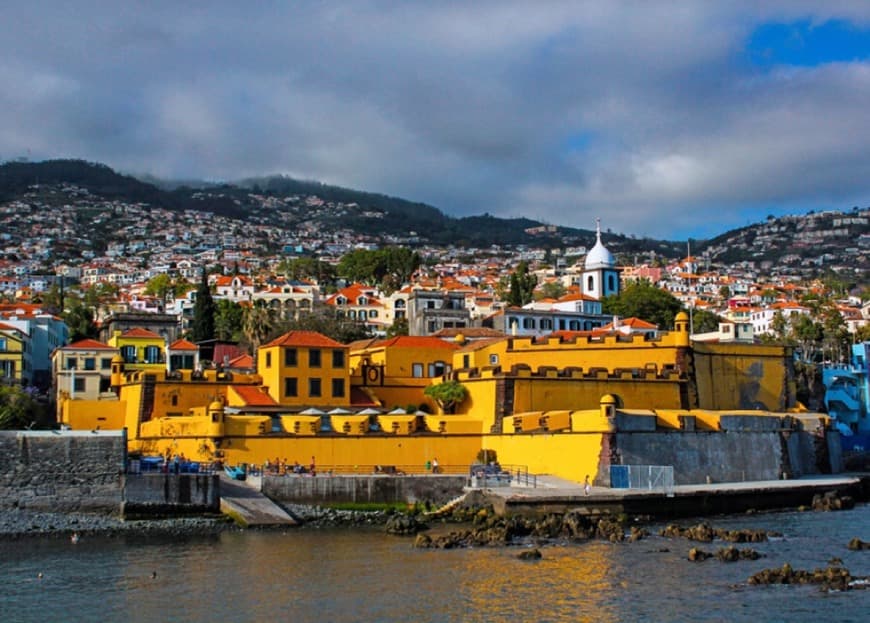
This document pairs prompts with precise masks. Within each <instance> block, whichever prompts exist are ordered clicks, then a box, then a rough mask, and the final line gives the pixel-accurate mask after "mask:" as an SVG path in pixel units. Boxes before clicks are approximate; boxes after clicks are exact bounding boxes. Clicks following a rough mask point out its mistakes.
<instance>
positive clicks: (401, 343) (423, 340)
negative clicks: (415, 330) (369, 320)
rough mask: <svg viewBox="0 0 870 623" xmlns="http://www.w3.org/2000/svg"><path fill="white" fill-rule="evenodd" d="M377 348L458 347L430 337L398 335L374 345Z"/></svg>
mask: <svg viewBox="0 0 870 623" xmlns="http://www.w3.org/2000/svg"><path fill="white" fill-rule="evenodd" d="M373 346H375V347H388V348H445V349H447V350H456V349H457V348H459V346H458V345H456V344H454V343H452V342H448V341H446V340H442V339H441V338H440V337H433V336H430V335H397V336H396V337H391V338H389V339H386V340H380V341H378V342H376V343H375V344H373Z"/></svg>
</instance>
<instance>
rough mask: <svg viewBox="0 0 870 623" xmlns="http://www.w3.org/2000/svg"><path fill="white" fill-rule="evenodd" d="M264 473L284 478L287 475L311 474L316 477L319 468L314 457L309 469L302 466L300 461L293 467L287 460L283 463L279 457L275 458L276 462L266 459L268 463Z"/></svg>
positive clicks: (294, 463)
mask: <svg viewBox="0 0 870 623" xmlns="http://www.w3.org/2000/svg"><path fill="white" fill-rule="evenodd" d="M263 473H265V474H274V475H276V476H284V475H286V474H298V475H302V474H310V475H312V476H315V475H317V466H316V462H315V460H314V457H313V456H312V457H311V463H310V464H309V465H308V467H306V466H305V465H302V464H301V463H300V462H299V461H294V462H293V464H292V465H291V464H289V463H288V462H287V459H286V458H285V459H284V460H283V461H282V460H281V459H279V458H278V457H275V461H274V462H272V461H270V460H269V459H266V463H265V464H264V465H263Z"/></svg>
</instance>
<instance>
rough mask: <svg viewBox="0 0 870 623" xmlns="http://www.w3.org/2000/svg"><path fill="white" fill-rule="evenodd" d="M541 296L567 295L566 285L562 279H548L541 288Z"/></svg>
mask: <svg viewBox="0 0 870 623" xmlns="http://www.w3.org/2000/svg"><path fill="white" fill-rule="evenodd" d="M539 292H540V298H544V299H560V298H562V297H563V296H565V292H566V290H565V286H563V285H562V282H560V281H548V282H547V283H545V284H543V285H542V286H541V288H540V291H539Z"/></svg>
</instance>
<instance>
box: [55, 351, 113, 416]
mask: <svg viewBox="0 0 870 623" xmlns="http://www.w3.org/2000/svg"><path fill="white" fill-rule="evenodd" d="M117 355H118V349H117V348H113V347H111V346H108V345H106V344H103V343H102V342H98V341H97V340H90V339H85V340H79V341H77V342H73V343H72V344H67V345H66V346H62V347H61V348H58V349H56V350H55V351H54V352H53V353H52V355H51V369H52V380H53V385H54V394H55V400H56V404H57V407H58V410H60V408H61V405H62V404H63V399H64V398H69V399H70V400H100V399H101V397H103V399H107V398H108V399H112V400H117V396H116V395H115V394H114V393H112V392H111V387H112V360H113V359H114V358H115V357H116V356H117ZM58 415H60V411H58Z"/></svg>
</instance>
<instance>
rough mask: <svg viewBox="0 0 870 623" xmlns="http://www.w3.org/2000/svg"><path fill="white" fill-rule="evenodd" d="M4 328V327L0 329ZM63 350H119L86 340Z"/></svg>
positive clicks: (64, 347)
mask: <svg viewBox="0 0 870 623" xmlns="http://www.w3.org/2000/svg"><path fill="white" fill-rule="evenodd" d="M0 328H2V327H0ZM61 350H117V349H116V348H115V347H113V346H109V345H108V344H103V343H102V342H98V341H97V340H91V339H84V340H79V341H77V342H73V343H72V344H67V345H66V346H62V347H61Z"/></svg>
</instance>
